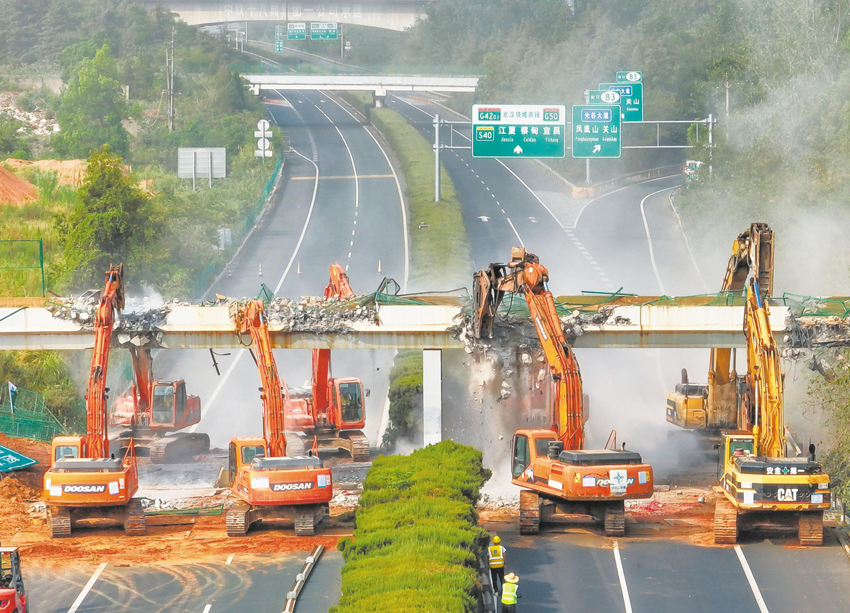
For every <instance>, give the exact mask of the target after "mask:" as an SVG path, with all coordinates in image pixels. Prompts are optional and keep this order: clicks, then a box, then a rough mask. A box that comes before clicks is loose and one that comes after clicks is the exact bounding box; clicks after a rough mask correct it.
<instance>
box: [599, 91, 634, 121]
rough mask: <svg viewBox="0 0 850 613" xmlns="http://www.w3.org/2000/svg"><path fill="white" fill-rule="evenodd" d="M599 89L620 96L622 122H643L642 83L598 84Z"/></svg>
mask: <svg viewBox="0 0 850 613" xmlns="http://www.w3.org/2000/svg"><path fill="white" fill-rule="evenodd" d="M599 89H607V90H611V91H615V92H617V93H618V94H620V106H621V107H623V121H625V122H626V123H628V122H630V121H643V83H628V84H627V83H600V84H599Z"/></svg>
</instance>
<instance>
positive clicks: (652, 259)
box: [640, 187, 673, 294]
mask: <svg viewBox="0 0 850 613" xmlns="http://www.w3.org/2000/svg"><path fill="white" fill-rule="evenodd" d="M671 189H673V188H672V187H665V188H664V189H659V190H658V191H655V192H652V193H651V194H647V195H646V196H644V198H643V200H641V201H640V216H641V217H642V218H643V229H644V232H645V233H646V242H647V244H648V245H649V261H650V263H651V264H652V270H653V272H654V273H655V280H656V281H658V287H659V288H660V289H661V293H662V294H666V292H665V291H664V282H663V281H662V280H661V274H660V273H659V272H658V265H657V264H656V262H655V249H654V248H653V247H652V236H651V235H650V233H649V223H648V222H647V221H646V211H645V210H644V204H645V203H646V201H647V199H649V198H650V197H651V196H654V195H655V194H660V193H661V192H666V191H668V190H671Z"/></svg>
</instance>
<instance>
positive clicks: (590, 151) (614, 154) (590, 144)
mask: <svg viewBox="0 0 850 613" xmlns="http://www.w3.org/2000/svg"><path fill="white" fill-rule="evenodd" d="M620 113H621V111H620V107H619V106H613V105H612V106H597V105H591V104H586V105H576V106H574V107H573V125H572V130H571V131H572V133H573V157H574V158H618V157H620V154H621V153H622V141H621V137H622V133H621V131H620V127H621V123H620Z"/></svg>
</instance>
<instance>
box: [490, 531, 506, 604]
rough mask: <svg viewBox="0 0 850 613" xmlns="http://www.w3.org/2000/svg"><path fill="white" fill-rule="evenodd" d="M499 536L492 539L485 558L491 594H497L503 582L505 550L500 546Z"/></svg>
mask: <svg viewBox="0 0 850 613" xmlns="http://www.w3.org/2000/svg"><path fill="white" fill-rule="evenodd" d="M501 542H502V539H500V538H499V535H498V534H497V535H496V536H494V537H493V544H492V545H491V546H490V547H488V548H487V558H488V560H487V561H488V562H489V565H490V583H492V584H493V593H494V594H498V593H499V590H500V589H501V587H502V584H503V583H504V582H505V548H504V547H502V545H501Z"/></svg>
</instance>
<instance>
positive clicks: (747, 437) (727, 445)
mask: <svg viewBox="0 0 850 613" xmlns="http://www.w3.org/2000/svg"><path fill="white" fill-rule="evenodd" d="M755 444H756V439H755V436H753V435H752V434H750V433H749V432H724V433H723V440H722V442H721V443H720V445H719V447H718V450H717V478H718V479H722V478H723V473H724V472H726V466H727V465H729V464H731V463H732V462H733V461H734V459H735V458H736V457H749V456H751V455H753V452H754V450H755Z"/></svg>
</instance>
